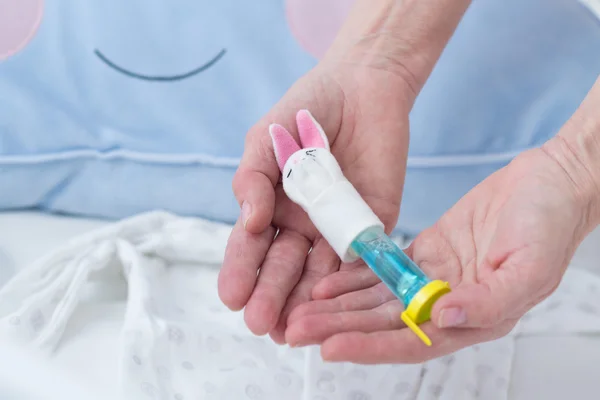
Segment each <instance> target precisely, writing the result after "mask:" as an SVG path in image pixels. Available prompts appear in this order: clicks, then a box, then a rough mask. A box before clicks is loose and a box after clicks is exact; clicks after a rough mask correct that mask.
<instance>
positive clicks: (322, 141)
mask: <svg viewBox="0 0 600 400" xmlns="http://www.w3.org/2000/svg"><path fill="white" fill-rule="evenodd" d="M296 123H297V124H298V133H299V134H300V142H301V143H302V147H303V148H308V147H320V148H323V149H327V150H329V139H327V135H325V131H323V128H322V127H321V125H319V123H318V122H317V120H316V119H315V118H314V117H313V116H312V114H311V113H310V112H309V111H307V110H301V111H299V112H298V114H297V115H296Z"/></svg>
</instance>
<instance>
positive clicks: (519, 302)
mask: <svg viewBox="0 0 600 400" xmlns="http://www.w3.org/2000/svg"><path fill="white" fill-rule="evenodd" d="M553 140H558V139H553ZM551 146H552V145H551ZM589 210H590V209H589V205H588V203H587V202H586V199H585V198H583V197H582V196H581V191H580V190H579V188H578V187H576V185H575V180H574V179H571V177H569V176H568V174H567V173H566V169H565V168H563V167H562V166H561V165H560V163H559V162H557V160H556V158H555V157H553V156H552V151H548V147H547V146H545V147H544V148H542V149H536V150H532V151H529V152H526V153H523V154H522V155H521V156H519V157H517V158H516V159H515V160H514V161H513V162H512V163H510V164H509V165H508V166H507V167H505V168H503V169H501V170H499V171H498V172H496V173H495V174H493V175H491V176H490V177H489V178H487V179H486V180H485V181H483V182H482V183H481V184H479V185H478V186H477V187H475V188H474V189H473V190H472V191H471V192H470V193H468V194H467V195H466V196H465V197H464V198H463V199H461V200H460V201H459V202H458V203H457V204H456V205H455V206H454V207H453V208H452V209H451V210H450V211H448V212H447V213H446V214H445V215H444V216H443V217H442V218H441V219H440V220H439V222H438V223H437V224H435V226H433V227H431V228H430V229H428V230H426V231H424V232H423V233H422V234H420V235H419V236H418V237H417V238H416V239H415V241H414V242H413V243H412V245H411V246H410V247H409V248H408V249H407V253H408V255H409V256H411V257H412V258H413V259H414V260H415V262H416V263H417V264H418V265H420V266H421V267H422V268H423V269H424V271H425V272H426V273H427V274H428V275H429V276H430V277H433V278H437V279H442V280H445V281H448V282H449V283H450V285H451V287H452V290H453V291H452V292H451V293H450V294H448V295H446V296H444V297H442V298H441V299H440V300H439V301H438V302H437V303H436V305H435V306H434V309H433V312H432V322H429V323H426V324H424V325H423V327H424V331H425V332H426V333H427V334H428V335H429V336H430V338H431V339H432V341H433V346H432V347H426V346H425V345H423V344H422V343H421V342H420V341H419V339H418V338H417V337H416V336H415V335H414V334H413V333H412V332H411V331H410V330H408V329H406V328H405V327H403V325H402V322H401V321H400V313H401V311H402V309H403V307H402V305H401V303H400V302H399V301H398V300H396V298H395V297H394V296H393V295H392V294H391V292H390V291H389V290H387V288H386V287H385V286H383V284H382V283H380V281H379V280H378V279H377V277H375V276H374V275H373V274H372V273H370V270H369V269H368V268H367V267H366V266H364V265H362V266H359V267H356V268H354V269H352V270H350V271H343V272H342V271H341V272H336V273H333V274H331V275H329V276H328V277H326V278H324V279H323V280H322V281H321V282H319V283H318V284H317V285H316V286H315V288H314V291H313V295H314V297H315V299H321V300H314V301H312V302H310V303H306V304H304V305H302V306H300V307H298V308H297V309H296V310H294V312H293V313H292V314H291V315H290V317H289V320H288V329H287V331H286V338H287V341H288V343H290V345H308V344H322V347H321V352H322V356H323V358H324V359H326V360H330V361H350V362H355V363H414V362H422V361H425V360H428V359H431V358H435V357H439V356H442V355H445V354H448V353H451V352H454V351H456V350H458V349H461V348H464V347H466V346H469V345H473V344H475V343H479V342H483V341H488V340H493V339H495V338H498V337H501V336H504V335H506V334H507V333H509V332H510V330H511V329H512V328H513V327H514V326H515V324H516V322H517V321H518V320H519V318H520V317H521V316H523V315H524V313H525V312H527V311H528V310H529V309H530V308H531V307H533V306H534V305H536V304H537V303H539V302H540V301H541V300H543V299H544V298H546V297H547V296H548V295H550V294H551V293H552V292H553V291H554V290H555V288H556V287H557V285H558V284H559V282H560V280H561V278H562V276H563V273H564V272H565V269H566V268H567V265H568V263H569V261H570V260H571V258H572V256H573V253H574V251H575V249H576V248H577V246H578V245H579V244H580V242H581V241H582V240H583V238H584V237H585V235H587V234H588V233H589V231H590V230H591V229H592V228H593V224H592V223H591V222H590V218H589V216H590V213H589Z"/></svg>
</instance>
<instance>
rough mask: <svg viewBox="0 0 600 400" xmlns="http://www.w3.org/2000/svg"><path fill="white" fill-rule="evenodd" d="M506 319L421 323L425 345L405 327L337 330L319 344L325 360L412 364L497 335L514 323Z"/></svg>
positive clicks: (502, 333) (501, 334) (491, 338)
mask: <svg viewBox="0 0 600 400" xmlns="http://www.w3.org/2000/svg"><path fill="white" fill-rule="evenodd" d="M514 325H515V321H507V322H505V323H504V324H503V325H501V326H498V327H496V328H494V329H491V328H490V329H444V330H440V329H437V328H436V327H435V326H434V325H433V324H431V323H427V324H424V325H422V328H423V330H424V331H425V333H426V334H427V335H428V336H429V337H430V338H431V340H432V342H433V345H432V346H431V347H429V346H426V345H425V344H423V343H422V342H421V340H420V339H419V338H418V337H417V336H416V335H415V334H414V333H413V332H412V331H410V330H409V329H398V330H392V331H382V332H373V333H362V332H350V333H341V334H338V335H335V336H333V337H331V338H329V339H327V340H326V341H325V342H324V343H323V344H322V345H321V356H322V357H323V359H324V360H325V361H333V362H352V363H357V364H390V363H405V364H415V363H421V362H424V361H428V360H431V359H434V358H437V357H441V356H443V355H446V354H450V353H454V352H455V351H457V350H459V349H462V348H465V347H468V346H471V345H473V344H476V343H482V342H487V341H491V340H495V339H497V338H500V337H502V336H504V335H506V334H508V332H510V330H511V329H512V328H513V327H514Z"/></svg>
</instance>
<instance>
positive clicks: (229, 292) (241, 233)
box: [218, 219, 275, 311]
mask: <svg viewBox="0 0 600 400" xmlns="http://www.w3.org/2000/svg"><path fill="white" fill-rule="evenodd" d="M274 236H275V228H272V227H270V228H267V229H266V230H265V231H263V232H262V233H258V234H254V233H249V232H247V231H246V230H244V226H243V223H242V220H241V219H239V220H238V222H237V223H236V224H235V226H234V227H233V230H232V232H231V235H230V237H229V240H228V242H227V248H226V249H225V256H224V259H223V266H222V267H221V270H220V272H219V278H218V292H219V297H220V298H221V301H222V302H223V303H224V304H225V305H226V306H227V307H229V308H230V309H232V310H235V311H238V310H241V309H242V308H244V306H245V305H246V303H247V302H248V299H249V298H250V295H251V294H252V290H253V289H254V285H255V283H256V278H257V271H258V269H259V268H260V265H261V264H262V262H263V260H264V258H265V256H266V254H267V250H268V249H269V246H270V245H271V243H272V241H273V237H274Z"/></svg>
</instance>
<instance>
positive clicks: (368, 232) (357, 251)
mask: <svg viewBox="0 0 600 400" xmlns="http://www.w3.org/2000/svg"><path fill="white" fill-rule="evenodd" d="M296 123H297V125H298V134H299V136H300V142H301V143H302V146H303V148H301V147H300V146H299V145H298V143H297V142H296V140H295V139H294V138H293V137H292V135H291V134H290V133H289V132H288V131H287V130H286V129H285V128H284V127H282V126H280V125H277V124H273V125H271V126H270V128H269V131H270V134H271V138H272V140H273V148H274V150H275V158H276V159H277V163H278V164H279V169H280V170H281V172H282V176H283V178H282V179H283V189H284V191H285V193H286V194H287V196H288V197H289V198H290V199H291V200H292V201H293V202H294V203H296V204H298V205H299V206H300V207H302V209H304V211H306V213H307V214H308V217H309V218H310V220H311V221H312V223H313V224H314V225H315V227H316V228H317V230H318V231H319V232H320V233H321V235H323V237H324V238H325V240H327V242H328V243H329V245H330V246H331V247H332V248H333V250H334V251H335V252H336V253H337V255H338V256H339V257H340V259H341V260H342V261H343V262H353V261H356V260H357V259H358V258H362V259H363V260H364V261H365V263H366V264H367V265H368V266H369V267H370V268H371V269H372V270H373V272H375V274H376V275H377V276H378V277H379V278H380V279H381V280H382V281H383V282H384V283H385V284H386V286H387V287H388V288H389V289H390V290H391V291H392V293H394V295H395V296H396V297H398V299H400V300H401V301H402V303H403V304H404V306H405V311H404V312H403V313H402V315H401V318H402V320H403V321H404V322H405V323H406V325H407V326H408V327H409V328H410V329H411V330H412V331H413V332H414V333H415V334H416V335H417V336H418V337H419V338H420V339H421V340H422V341H423V342H424V343H425V344H427V345H428V346H430V345H431V340H430V339H429V338H428V337H427V335H426V334H425V333H424V332H423V331H422V330H421V328H420V327H419V326H418V324H421V323H423V322H426V321H428V320H429V319H430V315H431V308H432V307H433V304H434V303H435V302H436V301H437V300H438V299H439V298H440V297H441V296H442V295H444V294H446V293H448V292H449V291H450V288H449V286H448V284H447V283H445V282H442V281H438V280H434V281H432V280H430V279H429V278H428V277H427V276H426V275H425V273H424V272H423V271H421V269H420V268H419V267H418V266H417V265H416V264H415V263H414V262H413V261H412V260H411V259H410V258H409V257H408V256H407V255H406V254H404V252H403V251H402V250H401V249H400V248H399V247H398V246H397V245H396V244H395V243H394V242H393V241H392V240H391V239H390V238H389V237H388V236H387V235H386V234H385V232H384V225H383V223H382V222H381V220H380V219H379V218H378V217H377V216H376V215H375V213H374V212H373V210H371V208H370V207H369V205H368V204H367V203H366V202H365V201H364V200H363V198H362V197H361V196H360V194H359V193H358V191H357V190H356V189H355V188H354V186H352V184H351V183H350V182H349V181H348V180H347V179H346V177H345V176H344V174H343V172H342V169H341V168H340V166H339V164H338V162H337V160H336V159H335V157H334V156H333V154H331V152H330V151H329V140H328V139H327V136H326V135H325V132H324V131H323V128H322V127H321V126H320V125H319V123H318V122H317V121H316V120H315V119H314V118H313V116H312V115H311V114H310V112H308V111H306V110H302V111H300V112H298V114H297V116H296Z"/></svg>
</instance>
